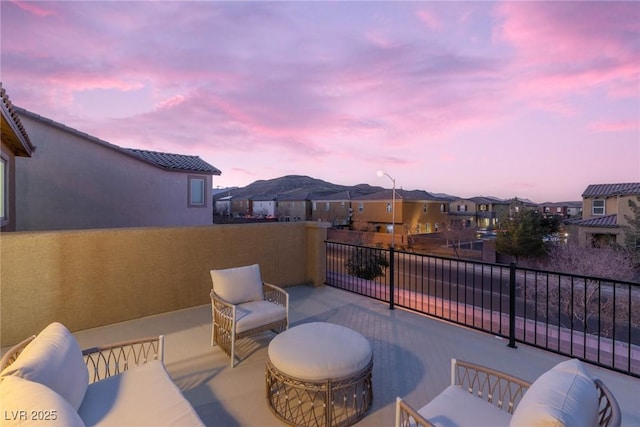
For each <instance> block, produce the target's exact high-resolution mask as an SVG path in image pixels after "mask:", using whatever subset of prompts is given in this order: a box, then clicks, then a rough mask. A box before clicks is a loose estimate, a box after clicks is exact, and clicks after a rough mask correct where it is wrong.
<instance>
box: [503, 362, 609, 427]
mask: <svg viewBox="0 0 640 427" xmlns="http://www.w3.org/2000/svg"><path fill="white" fill-rule="evenodd" d="M597 420H598V391H597V389H596V386H595V383H594V382H593V380H592V379H591V377H589V374H588V373H587V371H586V369H585V367H584V365H583V364H582V363H581V362H580V361H579V360H578V359H571V360H567V361H565V362H561V363H559V364H558V365H556V366H555V367H553V368H551V369H550V370H549V371H547V372H545V373H544V374H542V375H541V376H540V377H539V378H538V379H537V380H536V381H534V383H533V384H531V387H530V388H529V390H528V391H527V392H526V393H525V394H524V396H523V397H522V400H521V401H520V403H519V404H518V406H517V407H516V410H515V411H514V413H513V418H512V420H511V424H510V425H511V426H513V427H516V426H527V427H531V426H566V427H572V426H576V427H578V426H580V427H584V426H595V425H597Z"/></svg>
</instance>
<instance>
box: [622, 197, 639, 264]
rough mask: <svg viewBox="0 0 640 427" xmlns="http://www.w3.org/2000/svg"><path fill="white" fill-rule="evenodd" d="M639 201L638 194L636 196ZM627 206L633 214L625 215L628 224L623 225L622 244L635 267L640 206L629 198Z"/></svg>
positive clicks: (637, 256)
mask: <svg viewBox="0 0 640 427" xmlns="http://www.w3.org/2000/svg"><path fill="white" fill-rule="evenodd" d="M637 199H638V202H640V196H639V197H637ZM629 208H630V209H631V212H632V214H633V215H625V216H624V219H626V220H627V222H628V225H627V226H625V239H624V244H625V247H626V249H627V250H628V251H629V254H630V255H631V257H632V259H633V262H634V264H635V265H636V267H640V206H638V204H637V203H636V202H635V201H633V200H629Z"/></svg>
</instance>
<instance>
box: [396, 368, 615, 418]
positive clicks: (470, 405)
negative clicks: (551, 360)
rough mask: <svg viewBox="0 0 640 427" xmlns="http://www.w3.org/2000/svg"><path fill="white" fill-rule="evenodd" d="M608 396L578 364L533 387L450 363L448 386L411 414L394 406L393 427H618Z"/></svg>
mask: <svg viewBox="0 0 640 427" xmlns="http://www.w3.org/2000/svg"><path fill="white" fill-rule="evenodd" d="M621 422H622V418H621V413H620V407H619V406H618V403H617V402H616V400H615V398H614V397H613V395H612V394H611V391H609V389H608V388H607V387H606V386H605V385H604V384H603V383H602V381H600V380H599V379H596V378H591V377H590V376H589V374H588V373H587V370H586V369H585V366H584V364H583V363H582V362H580V361H579V360H578V359H571V360H566V361H564V362H561V363H559V364H557V365H556V366H554V367H553V368H552V369H550V370H549V371H547V372H545V373H544V374H542V375H541V376H540V377H539V378H538V379H537V380H536V381H534V382H533V384H530V383H528V382H526V381H524V380H521V379H519V378H516V377H514V376H511V375H508V374H505V373H504V372H500V371H497V370H494V369H490V368H487V367H485V366H481V365H476V364H474V363H469V362H464V361H461V360H456V359H452V361H451V385H450V386H449V387H447V388H446V389H445V390H444V391H443V392H442V393H440V394H439V395H438V396H436V397H435V398H434V399H433V400H432V401H431V402H429V403H428V404H427V405H425V406H423V407H422V408H420V409H418V410H416V409H414V408H413V407H411V405H409V404H408V403H407V402H406V401H404V400H403V399H401V398H397V400H396V427H409V426H421V427H425V426H429V427H433V426H437V427H463V426H479V425H487V426H489V425H490V426H493V427H500V426H505V427H506V426H509V427H532V426H554V427H558V426H565V427H584V426H599V427H605V426H606V427H619V426H620V424H621Z"/></svg>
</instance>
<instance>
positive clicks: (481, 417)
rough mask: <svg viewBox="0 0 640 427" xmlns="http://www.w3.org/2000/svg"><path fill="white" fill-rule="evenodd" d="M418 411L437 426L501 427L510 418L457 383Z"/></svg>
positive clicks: (506, 424) (507, 422)
mask: <svg viewBox="0 0 640 427" xmlns="http://www.w3.org/2000/svg"><path fill="white" fill-rule="evenodd" d="M418 413H419V414H420V415H422V416H423V417H425V418H426V419H428V420H429V421H430V422H431V423H433V424H434V425H436V426H437V427H460V426H481V425H482V426H492V427H501V426H508V425H509V420H511V414H509V413H507V412H505V411H503V410H501V409H499V408H497V407H496V406H494V405H492V404H490V403H488V402H487V401H486V400H483V399H480V398H479V397H476V396H474V395H473V394H471V393H469V392H468V391H466V390H464V389H463V388H462V387H460V386H457V385H450V386H449V387H447V388H446V389H444V391H443V392H442V393H440V394H439V395H438V396H436V397H435V398H434V399H433V400H432V401H431V402H429V403H428V404H427V405H425V406H423V407H422V408H421V409H420V410H418Z"/></svg>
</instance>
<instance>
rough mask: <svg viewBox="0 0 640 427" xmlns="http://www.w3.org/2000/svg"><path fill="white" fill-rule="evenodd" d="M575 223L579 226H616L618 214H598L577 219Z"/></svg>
mask: <svg viewBox="0 0 640 427" xmlns="http://www.w3.org/2000/svg"><path fill="white" fill-rule="evenodd" d="M574 224H577V225H579V226H581V227H617V226H618V215H607V216H598V217H593V218H589V219H585V220H582V221H578V222H576V223H574Z"/></svg>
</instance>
